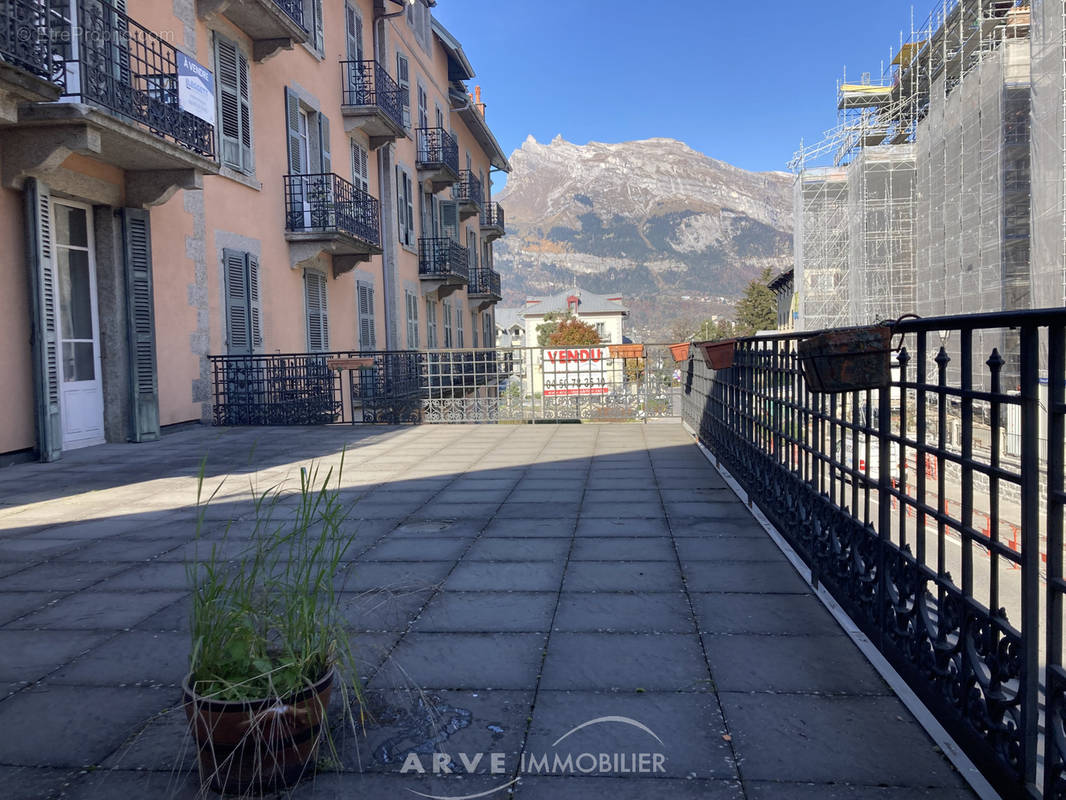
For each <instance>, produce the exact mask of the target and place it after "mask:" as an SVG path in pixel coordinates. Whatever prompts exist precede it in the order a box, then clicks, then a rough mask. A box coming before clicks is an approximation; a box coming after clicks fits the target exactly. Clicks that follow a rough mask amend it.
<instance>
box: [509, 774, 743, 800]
mask: <svg viewBox="0 0 1066 800" xmlns="http://www.w3.org/2000/svg"><path fill="white" fill-rule="evenodd" d="M515 797H516V798H518V800H741V798H743V797H744V793H743V791H742V790H741V787H740V783H738V782H736V781H727V780H692V779H691V778H646V777H640V778H629V777H625V778H620V777H599V776H597V777H592V776H585V775H582V776H578V777H573V776H570V777H563V776H555V777H526V778H522V780H521V781H520V782H519V784H518V791H517V793H516V794H515Z"/></svg>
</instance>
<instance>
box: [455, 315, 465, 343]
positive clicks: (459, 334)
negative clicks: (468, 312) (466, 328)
mask: <svg viewBox="0 0 1066 800" xmlns="http://www.w3.org/2000/svg"><path fill="white" fill-rule="evenodd" d="M455 346H456V347H466V344H465V341H464V337H463V307H462V306H458V307H457V308H456V309H455Z"/></svg>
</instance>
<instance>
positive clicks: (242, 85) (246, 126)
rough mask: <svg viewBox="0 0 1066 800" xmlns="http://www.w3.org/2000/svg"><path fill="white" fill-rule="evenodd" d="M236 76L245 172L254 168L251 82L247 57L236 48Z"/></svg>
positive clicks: (242, 158) (242, 160)
mask: <svg viewBox="0 0 1066 800" xmlns="http://www.w3.org/2000/svg"><path fill="white" fill-rule="evenodd" d="M237 76H238V79H239V89H240V100H241V167H242V168H243V169H244V171H245V172H251V171H252V170H253V169H254V168H255V162H254V160H253V159H252V82H251V78H250V77H249V73H248V59H247V58H245V56H244V53H243V51H241V50H240V49H239V48H238V50H237Z"/></svg>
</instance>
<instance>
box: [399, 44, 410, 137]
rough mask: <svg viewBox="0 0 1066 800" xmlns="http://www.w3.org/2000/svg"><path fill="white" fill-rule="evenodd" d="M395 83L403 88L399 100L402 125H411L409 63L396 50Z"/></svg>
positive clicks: (408, 126)
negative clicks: (401, 110) (401, 105)
mask: <svg viewBox="0 0 1066 800" xmlns="http://www.w3.org/2000/svg"><path fill="white" fill-rule="evenodd" d="M396 83H397V84H398V85H399V87H400V88H401V89H402V90H403V92H402V94H401V95H400V100H401V102H402V103H403V126H404V127H405V128H410V127H411V65H410V64H409V63H408V62H407V57H406V56H405V55H404V54H403V53H400V52H399V51H397V53H396Z"/></svg>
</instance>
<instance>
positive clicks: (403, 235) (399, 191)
mask: <svg viewBox="0 0 1066 800" xmlns="http://www.w3.org/2000/svg"><path fill="white" fill-rule="evenodd" d="M403 192H404V174H403V170H402V169H400V168H399V167H397V168H396V222H397V223H398V225H399V227H398V228H397V229H396V232H397V234H398V235H399V238H400V241H401V242H402V243H403V244H407V203H406V202H405V201H404V197H403Z"/></svg>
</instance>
